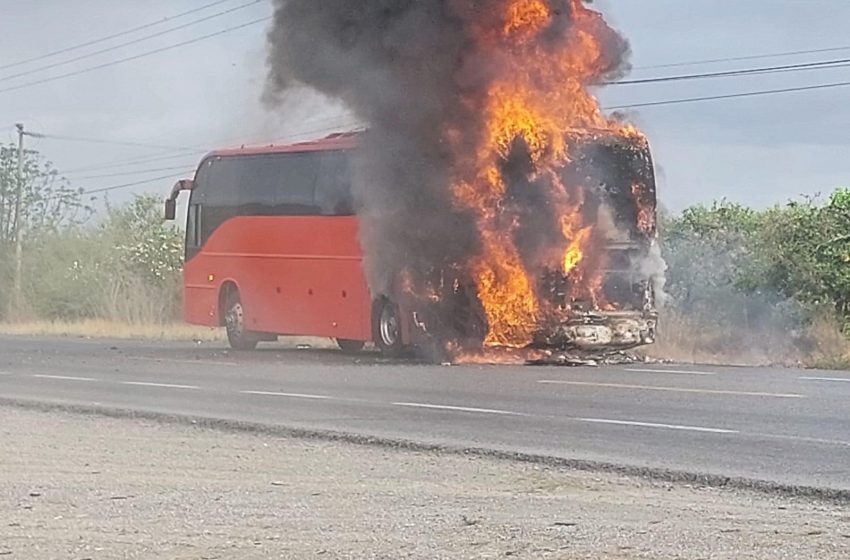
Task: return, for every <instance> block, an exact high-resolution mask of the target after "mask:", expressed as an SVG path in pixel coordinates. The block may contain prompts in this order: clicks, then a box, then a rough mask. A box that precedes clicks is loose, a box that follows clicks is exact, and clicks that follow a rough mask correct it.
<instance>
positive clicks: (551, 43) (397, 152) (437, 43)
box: [265, 0, 628, 294]
mask: <svg viewBox="0 0 850 560" xmlns="http://www.w3.org/2000/svg"><path fill="white" fill-rule="evenodd" d="M515 1H516V0H274V4H275V16H274V24H273V28H272V29H271V31H270V32H269V35H268V41H269V48H270V50H269V55H268V67H269V74H268V83H267V88H266V93H265V101H266V102H267V103H269V104H271V105H272V106H273V105H274V104H275V102H276V100H278V99H279V98H280V96H281V95H282V94H283V93H284V92H286V91H287V90H288V89H289V88H292V87H297V86H301V85H307V86H310V87H312V88H314V89H316V90H318V91H320V92H322V93H323V94H325V95H327V96H329V97H331V98H333V99H337V100H341V101H342V102H343V103H345V104H346V105H347V106H348V107H349V109H350V110H351V111H352V112H353V113H354V114H356V115H357V117H359V118H360V119H362V120H363V121H365V122H367V123H368V125H369V132H368V133H366V134H365V135H364V137H363V139H362V148H361V150H360V154H359V157H358V165H357V167H358V180H357V181H356V184H357V187H356V189H355V197H356V200H357V203H358V214H359V217H360V223H361V229H362V232H361V236H362V239H361V242H362V245H363V248H364V251H365V256H366V262H365V267H366V274H367V278H368V281H369V285H370V287H371V289H372V291H373V292H374V293H375V294H386V293H391V292H392V290H393V283H394V282H396V281H397V279H398V277H399V273H400V271H401V270H403V269H404V270H406V271H407V272H408V273H410V274H411V275H412V277H413V278H414V279H415V280H419V279H425V278H427V277H428V275H429V274H431V273H432V272H433V271H435V270H447V269H451V268H452V267H454V266H457V265H458V263H464V262H468V260H469V259H470V257H471V256H472V255H475V254H476V252H477V250H478V247H479V239H478V235H477V230H476V224H475V217H474V216H473V215H472V214H470V213H469V212H466V211H463V210H461V209H458V208H457V207H456V206H455V205H453V203H452V196H451V187H452V185H453V184H454V183H455V181H456V180H457V178H458V169H459V168H460V167H461V161H459V160H461V159H463V158H464V155H467V156H468V154H470V153H473V151H474V150H475V149H476V148H477V146H478V145H479V144H480V142H479V140H480V138H481V134H482V133H483V130H484V124H485V123H484V122H483V119H484V111H483V106H484V103H485V102H486V92H487V91H488V88H489V87H490V85H491V84H492V83H493V82H494V81H495V80H497V79H498V78H499V76H500V75H501V73H502V72H505V71H506V64H504V61H505V58H506V57H507V56H510V51H511V48H512V45H510V44H500V43H498V42H497V41H496V42H494V41H481V39H480V38H481V36H482V31H483V33H484V34H486V33H487V31H488V30H489V31H492V32H494V33H496V32H498V30H500V29H502V27H503V26H504V23H505V22H504V14H505V13H506V12H507V6H508V5H510V4H512V3H513V2H515ZM549 4H550V6H552V14H553V15H552V18H551V22H550V23H549V25H548V26H547V29H546V30H545V32H544V33H541V34H540V36H539V38H538V39H537V40H538V41H539V42H540V43H541V46H542V47H543V48H557V47H558V46H559V45H562V44H563V43H564V41H565V40H566V39H567V37H569V35H570V33H571V32H572V30H573V27H574V25H573V22H574V13H573V11H574V6H573V2H572V1H571V0H550V1H549ZM593 25H594V26H599V27H600V28H602V27H604V29H602V30H601V31H600V33H603V35H602V36H603V37H604V38H605V41H604V45H605V47H606V48H607V50H606V52H604V53H602V56H603V58H604V60H603V61H602V63H601V64H600V65H599V66H600V75H599V76H597V77H596V78H597V79H599V80H602V79H609V78H611V77H614V76H616V75H618V74H619V73H621V72H622V69H623V68H624V66H625V57H626V54H627V52H628V44H627V43H626V42H625V40H623V39H622V38H621V37H620V36H619V35H618V34H616V33H615V32H614V31H613V30H611V29H610V28H608V27H607V26H606V25H605V24H604V21H602V19H601V18H599V21H598V22H594V24H593ZM449 136H450V137H451V142H452V146H451V147H450V146H449V144H448V137H449ZM520 148H521V147H520ZM526 160H527V158H524V157H523V155H522V154H521V153H519V154H518V155H517V157H515V158H513V159H511V158H508V160H507V161H506V162H505V166H507V167H510V166H511V165H512V163H514V162H515V163H516V164H517V165H518V166H519V167H522V166H523V165H527V163H528V162H527V161H526ZM507 167H506V168H505V172H506V176H509V177H510V176H516V177H517V185H519V184H521V183H523V181H524V179H523V178H522V175H523V172H522V169H517V170H510V169H508V168H507ZM514 188H515V190H516V189H517V187H516V186H515V187H514ZM516 192H520V190H516ZM513 201H514V203H516V204H524V203H525V202H530V203H536V202H535V201H534V200H531V201H524V200H523V198H522V196H521V195H517V196H515V197H513ZM537 202H539V201H537ZM518 212H519V213H520V214H527V213H528V212H529V210H528V207H526V208H525V209H520V210H518ZM545 219H546V220H547V221H548V222H550V223H554V222H556V220H555V218H554V217H552V216H547V217H545ZM523 243H527V244H529V245H532V246H533V245H535V244H538V243H540V240H539V239H537V238H535V236H534V235H529V236H528V239H524V240H523Z"/></svg>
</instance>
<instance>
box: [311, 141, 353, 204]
mask: <svg viewBox="0 0 850 560" xmlns="http://www.w3.org/2000/svg"><path fill="white" fill-rule="evenodd" d="M317 157H318V158H319V178H318V180H317V181H316V206H318V208H319V211H320V212H321V214H322V215H323V216H350V215H353V214H354V203H353V202H352V199H351V156H350V155H349V154H348V153H347V152H325V153H320V154H317Z"/></svg>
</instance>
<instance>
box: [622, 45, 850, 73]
mask: <svg viewBox="0 0 850 560" xmlns="http://www.w3.org/2000/svg"><path fill="white" fill-rule="evenodd" d="M840 51H850V45H847V46H843V47H829V48H823V49H806V50H799V51H785V52H777V53H767V54H754V55H747V56H732V57H727V58H706V59H702V60H691V61H689V62H672V63H668V64H653V65H650V66H636V67H635V68H634V69H635V70H649V69H652V68H675V67H678V66H698V65H700V64H713V63H716V62H740V61H742V60H759V59H763V58H780V57H783V56H797V55H802V54H818V53H827V52H840Z"/></svg>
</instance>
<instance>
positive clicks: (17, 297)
mask: <svg viewBox="0 0 850 560" xmlns="http://www.w3.org/2000/svg"><path fill="white" fill-rule="evenodd" d="M15 128H17V129H18V177H17V181H16V182H17V184H16V186H15V222H14V225H15V229H14V231H15V271H14V276H13V279H12V297H11V298H10V305H9V311H10V313H9V317H8V318H10V319H14V318H16V317H15V316H16V315H17V314H18V313H20V311H21V268H22V263H23V243H22V239H21V238H22V234H21V230H22V229H23V228H22V227H21V199H22V197H23V192H24V134H25V133H24V125H22V124H20V123H18V124H16V125H15Z"/></svg>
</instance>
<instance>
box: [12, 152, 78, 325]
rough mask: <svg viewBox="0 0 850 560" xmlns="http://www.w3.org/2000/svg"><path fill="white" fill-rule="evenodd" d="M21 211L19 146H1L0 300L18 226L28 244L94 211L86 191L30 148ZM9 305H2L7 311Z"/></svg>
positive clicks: (21, 189)
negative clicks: (17, 207)
mask: <svg viewBox="0 0 850 560" xmlns="http://www.w3.org/2000/svg"><path fill="white" fill-rule="evenodd" d="M20 192H21V201H20V210H19V215H18V216H16V215H15V214H16V210H15V207H16V202H17V193H18V149H17V147H16V146H14V145H8V146H0V302H3V303H8V298H9V296H10V295H11V294H10V289H9V288H10V287H11V284H12V274H13V270H14V269H13V267H14V264H13V262H12V258H11V257H12V254H13V246H14V241H15V234H16V230H17V229H18V228H20V231H21V236H22V238H23V240H24V243H25V244H28V243H30V242H31V241H32V240H33V239H34V238H36V237H38V236H40V235H44V234H46V233H50V232H57V231H59V229H61V228H63V227H66V226H70V225H73V224H78V223H82V222H83V221H85V220H86V219H87V218H88V217H89V216H90V215H91V212H92V209H91V208H90V207H88V206H86V205H85V204H84V202H83V191H82V190H79V189H73V188H71V186H70V184H69V183H68V181H67V179H65V178H64V177H61V176H60V175H59V172H58V171H57V170H56V169H55V168H54V166H53V163H52V162H50V161H47V160H46V159H44V158H43V157H42V156H41V155H40V154H39V153H38V152H36V151H33V150H27V151H25V152H24V157H23V184H22V185H21V188H20ZM7 309H8V305H2V311H0V312H5V311H6V310H7Z"/></svg>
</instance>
